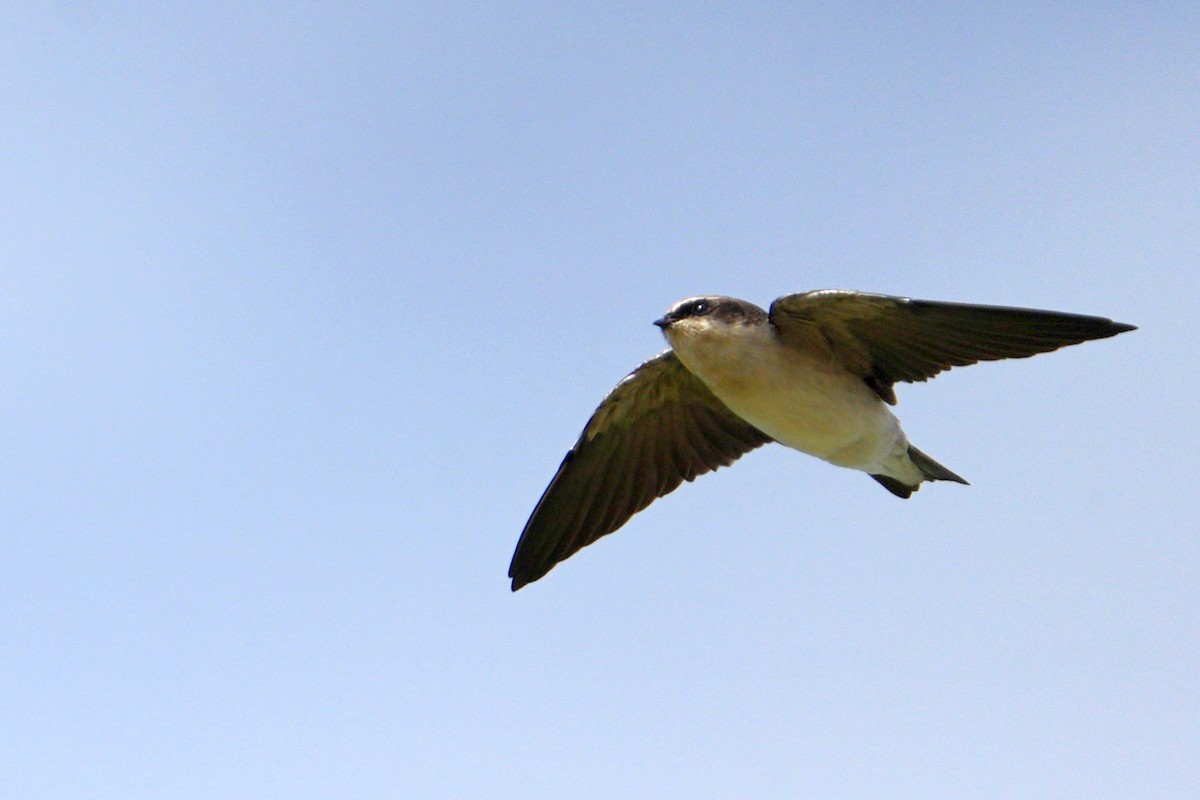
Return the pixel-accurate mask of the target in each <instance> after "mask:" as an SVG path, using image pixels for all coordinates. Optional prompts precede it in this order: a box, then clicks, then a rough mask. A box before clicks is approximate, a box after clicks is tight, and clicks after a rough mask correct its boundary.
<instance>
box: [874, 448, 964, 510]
mask: <svg viewBox="0 0 1200 800" xmlns="http://www.w3.org/2000/svg"><path fill="white" fill-rule="evenodd" d="M908 460H909V461H911V462H912V463H913V466H914V467H916V468H917V469H918V470H920V472H921V475H922V476H923V480H926V481H954V482H955V483H966V482H967V481H966V479H964V478H963V477H962V476H960V475H957V474H955V473H953V472H951V471H950V470H948V469H946V468H945V467H943V466H942V465H941V464H939V463H938V462H936V461H934V460H933V459H932V458H930V457H929V456H927V455H925V454H924V453H923V452H921V451H920V450H918V449H917V448H915V447H913V446H912V445H911V444H910V445H909V446H908ZM871 477H872V478H874V479H875V480H877V481H879V483H880V484H881V485H882V486H883V488H885V489H887V490H888V491H889V492H891V493H892V494H894V495H896V496H897V497H904V498H908V497H912V493H913V492H915V491H916V490H917V489H918V488H920V486H921V482H918V483H916V484H915V485H912V486H910V485H909V484H907V483H904V482H903V481H899V480H896V479H895V478H893V477H891V476H890V475H872V476H871Z"/></svg>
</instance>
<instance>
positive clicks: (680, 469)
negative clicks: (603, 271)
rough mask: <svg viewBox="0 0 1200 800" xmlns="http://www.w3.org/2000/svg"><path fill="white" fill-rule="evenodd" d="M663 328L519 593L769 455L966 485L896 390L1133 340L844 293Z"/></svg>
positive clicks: (697, 304) (563, 470)
mask: <svg viewBox="0 0 1200 800" xmlns="http://www.w3.org/2000/svg"><path fill="white" fill-rule="evenodd" d="M654 324H655V325H657V326H658V327H659V328H660V329H661V330H662V333H663V335H664V336H665V337H666V340H667V343H668V345H669V346H670V347H669V349H667V350H664V351H663V352H661V353H659V354H658V355H656V356H654V357H653V358H651V359H649V360H648V361H645V362H644V363H642V364H641V365H640V366H639V367H637V369H635V370H634V371H633V372H631V373H629V375H627V376H626V377H625V378H624V379H623V380H621V382H620V383H618V384H617V385H616V387H615V388H613V390H612V391H611V392H609V394H608V396H606V397H605V398H604V400H603V401H602V402H601V403H600V405H599V406H598V407H597V408H596V411H595V412H594V413H593V414H592V416H591V418H590V419H589V420H588V422H587V425H585V426H584V429H583V432H582V433H581V434H580V436H579V439H578V441H576V443H575V446H574V447H572V448H571V450H570V451H569V452H568V453H567V454H566V456H565V457H564V458H563V460H562V463H561V464H560V465H559V468H558V471H557V472H556V473H555V475H554V478H553V479H552V480H551V481H550V484H549V485H548V486H547V487H546V490H545V491H544V492H543V493H542V497H541V499H540V500H539V501H538V503H537V505H536V506H535V507H534V509H533V513H532V514H530V516H529V520H528V522H526V523H525V528H524V530H522V532H521V536H520V539H519V540H518V541H517V547H516V550H515V552H514V553H513V557H512V562H511V564H510V565H509V569H508V576H509V578H511V579H512V591H514V592H515V591H517V590H518V589H520V588H521V587H522V586H525V585H526V584H528V583H531V582H533V581H536V580H538V579H539V578H541V577H543V576H544V575H545V574H546V573H547V572H549V571H550V570H551V569H552V568H553V567H554V566H555V565H556V564H558V563H560V562H561V561H563V560H565V559H567V558H569V557H570V556H572V555H574V554H575V553H576V552H578V551H579V550H580V549H581V548H583V547H585V546H587V545H589V544H591V543H593V542H595V541H596V540H597V539H599V538H600V537H602V536H606V535H608V534H610V533H612V532H614V531H616V530H618V529H619V528H621V527H622V526H623V525H624V524H625V523H626V522H628V521H629V519H630V517H632V516H633V515H634V514H636V513H637V512H639V511H641V510H642V509H644V508H646V507H647V506H648V505H650V503H652V502H653V501H654V500H656V499H657V498H659V497H662V496H664V495H666V494H668V493H670V492H672V491H674V490H675V489H676V488H678V487H679V486H680V485H681V484H682V483H683V482H684V481H692V480H694V479H695V478H696V477H697V476H699V475H703V474H705V473H707V472H710V471H712V470H715V469H717V468H718V467H726V466H729V465H731V464H732V463H733V462H734V461H736V460H737V459H738V458H740V457H741V456H743V455H745V454H746V453H748V452H750V451H751V450H754V449H755V448H758V447H761V446H762V445H765V444H768V443H770V442H777V443H779V444H781V445H784V446H785V447H790V448H792V449H794V450H799V451H800V452H802V453H806V454H808V455H811V456H815V457H817V458H819V459H822V460H824V461H827V462H829V463H831V464H835V465H837V466H840V467H847V468H849V469H854V470H860V471H862V472H865V473H867V474H868V475H870V476H871V477H872V478H874V479H875V480H876V481H877V482H879V483H880V484H881V485H882V486H883V487H884V488H885V489H887V490H888V491H889V492H891V493H892V494H894V495H896V496H897V497H900V498H908V497H910V496H911V495H912V493H913V492H915V491H917V489H918V488H919V487H920V486H921V484H922V483H925V482H927V481H952V482H954V483H962V484H965V483H967V481H966V480H965V479H963V478H962V477H960V476H959V475H957V474H956V473H954V472H952V471H951V470H950V469H948V468H946V467H944V466H942V465H941V464H939V463H938V462H937V461H935V460H934V459H932V458H930V457H929V456H928V455H926V454H925V453H924V452H922V451H921V450H918V449H917V448H916V447H914V446H913V445H912V444H910V443H909V441H908V438H907V437H906V436H905V434H904V431H903V430H902V429H901V427H900V422H899V420H898V419H897V418H896V416H895V415H894V414H893V413H892V411H891V407H892V406H894V405H896V393H895V388H894V387H895V384H897V383H911V382H917V381H925V380H928V379H930V378H932V377H934V376H935V375H937V374H938V373H940V372H942V371H944V370H948V369H950V368H951V367H961V366H966V365H969V364H974V363H977V362H979V361H997V360H1000V359H1006V358H1026V357H1028V356H1032V355H1036V354H1038V353H1046V352H1049V351H1052V350H1057V349H1058V348H1060V347H1065V346H1067V345H1073V344H1079V343H1081V342H1085V341H1089V340H1092V339H1104V338H1107V337H1110V336H1115V335H1117V334H1119V333H1123V332H1125V331H1132V330H1136V326H1133V325H1127V324H1124V323H1120V322H1114V321H1112V320H1111V319H1106V318H1104V317H1095V316H1085V315H1081V314H1068V313H1063V312H1057V311H1041V310H1037V309H1029V308H1012V307H1006V306H995V305H974V304H967V303H951V302H937V301H929V300H914V299H911V298H908V297H898V296H891V295H883V294H870V293H866V292H858V291H852V290H847V289H823V290H818V291H810V292H802V293H797V294H788V295H784V296H782V297H779V298H777V299H776V300H775V301H774V302H773V303H771V307H770V309H769V310H767V311H764V310H763V309H762V308H759V307H758V306H756V305H754V304H753V303H750V302H747V301H745V300H739V299H737V298H734V297H725V296H721V295H711V296H698V297H689V298H687V299H685V300H680V301H679V302H677V303H675V304H674V305H673V306H671V308H670V310H668V311H667V313H666V315H665V316H663V317H661V318H660V319H657V320H655V321H654Z"/></svg>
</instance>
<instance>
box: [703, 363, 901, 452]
mask: <svg viewBox="0 0 1200 800" xmlns="http://www.w3.org/2000/svg"><path fill="white" fill-rule="evenodd" d="M776 352H779V351H776ZM780 360H781V361H785V363H777V364H776V363H762V362H757V363H756V362H755V361H754V360H742V361H735V362H732V363H733V364H735V365H736V366H735V367H734V368H733V369H729V368H725V369H719V370H705V371H704V372H705V373H708V374H701V375H700V377H701V379H702V380H704V382H705V383H706V384H708V386H709V388H710V389H711V390H712V391H713V393H714V394H715V395H716V396H717V397H718V398H719V399H720V400H721V402H723V403H725V405H727V406H728V407H729V409H730V410H731V411H733V412H734V413H735V414H737V415H738V416H740V417H741V418H742V419H744V420H746V421H747V422H749V423H750V424H751V425H753V426H754V427H756V428H758V429H759V430H761V431H762V432H763V433H765V434H767V435H768V436H770V437H771V438H773V439H774V440H775V441H777V442H779V443H780V444H784V445H787V446H788V447H791V448H794V449H796V450H800V451H802V452H805V453H808V454H810V455H814V456H817V457H818V458H821V459H824V460H826V461H829V462H831V463H834V464H838V465H839V466H844V467H851V468H854V469H863V470H867V471H872V470H874V469H876V468H878V467H879V465H880V464H881V463H882V462H883V460H884V459H885V458H887V457H888V456H889V455H890V454H891V453H892V451H893V450H895V449H896V446H897V444H898V443H899V442H901V441H902V440H903V437H904V434H903V433H902V432H901V431H900V424H899V421H898V420H897V419H896V417H895V416H893V415H892V413H891V411H889V410H888V408H887V406H886V405H885V404H884V403H883V401H882V400H880V399H879V396H878V395H876V394H875V393H874V392H873V391H872V390H871V389H870V387H868V386H867V385H866V384H865V383H864V382H863V381H862V380H861V379H859V378H858V377H856V376H854V375H852V374H850V373H849V372H847V371H845V370H843V369H840V368H837V367H836V365H828V364H826V363H823V362H820V361H818V360H816V359H811V360H810V359H805V358H802V357H795V358H789V359H786V360H784V359H780ZM727 363H728V362H727Z"/></svg>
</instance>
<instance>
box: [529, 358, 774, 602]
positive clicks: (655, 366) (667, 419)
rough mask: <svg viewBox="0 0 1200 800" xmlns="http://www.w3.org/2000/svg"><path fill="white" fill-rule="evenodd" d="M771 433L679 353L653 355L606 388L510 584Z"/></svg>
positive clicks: (541, 504)
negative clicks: (720, 395)
mask: <svg viewBox="0 0 1200 800" xmlns="http://www.w3.org/2000/svg"><path fill="white" fill-rule="evenodd" d="M769 441H771V438H770V437H769V436H767V435H766V434H764V433H762V432H761V431H759V430H758V429H757V428H755V427H753V426H751V425H750V424H749V423H747V422H745V421H744V420H742V419H741V418H740V417H738V416H736V415H735V414H734V413H733V412H732V411H730V410H729V409H728V408H726V407H725V405H724V404H723V403H721V401H720V400H718V399H717V398H716V397H714V396H713V394H712V392H710V391H709V390H708V388H707V387H706V386H705V385H704V384H703V383H701V382H700V380H699V379H698V378H696V376H694V375H693V374H692V373H691V372H689V371H688V370H687V368H686V367H684V366H683V364H681V363H679V359H677V358H676V357H675V354H674V353H672V352H670V351H667V352H665V353H661V354H659V355H658V356H655V357H654V358H652V359H650V360H649V361H647V362H646V363H644V364H642V365H641V366H640V367H638V368H637V369H635V370H634V371H633V372H631V373H630V374H629V375H628V376H626V377H625V379H624V380H622V381H621V382H620V383H619V384H617V386H616V388H615V389H613V390H612V391H611V392H609V395H608V397H606V398H604V402H602V403H601V404H600V406H599V407H598V408H597V409H596V412H595V413H594V414H592V418H591V419H590V420H588V424H587V426H586V427H585V428H584V429H583V434H582V435H581V436H580V437H579V441H578V442H576V443H575V446H574V447H573V448H571V451H570V452H569V453H567V455H566V458H564V459H563V461H562V465H561V466H559V468H558V473H557V474H556V475H555V476H554V480H552V481H551V482H550V485H549V486H547V487H546V491H545V492H543V493H542V499H541V500H539V501H538V504H537V507H536V508H534V509H533V514H531V515H530V517H529V521H528V522H526V523H525V530H524V531H522V532H521V538H520V540H519V541H518V542H517V550H516V552H515V553H513V559H512V564H511V565H509V568H508V576H509V577H510V578H512V588H513V591H514V592H515V591H516V590H517V589H520V588H521V587H522V586H524V585H525V584H527V583H530V582H532V581H536V580H537V579H538V578H540V577H542V576H543V575H545V574H546V573H547V572H549V571H550V568H551V567H553V566H554V565H555V564H557V563H558V562H560V561H562V560H563V559H566V558H568V557H570V556H571V555H572V554H573V553H575V551H577V550H579V548H581V547H584V546H586V545H589V544H591V543H592V542H594V541H596V540H597V539H599V538H600V537H601V536H604V535H605V534H608V533H612V532H613V531H615V530H617V528H620V527H621V526H622V525H624V524H625V522H626V520H628V519H629V518H630V517H631V516H633V515H634V514H636V513H637V512H638V511H641V510H642V509H643V508H645V507H646V506H648V505H650V503H651V502H653V501H654V499H655V498H658V497H662V496H663V495H665V494H667V493H668V492H670V491H672V490H674V489H675V487H677V486H679V484H680V483H681V482H683V481H684V480H689V481H690V480H692V479H693V478H695V477H696V476H697V475H703V474H704V473H705V472H708V471H710V470H714V469H716V468H717V467H724V466H729V465H730V464H732V463H733V462H734V460H735V459H737V458H738V457H739V456H741V455H743V454H744V453H748V452H749V451H751V450H753V449H754V448H756V447H758V446H760V445H763V444H766V443H767V442H769Z"/></svg>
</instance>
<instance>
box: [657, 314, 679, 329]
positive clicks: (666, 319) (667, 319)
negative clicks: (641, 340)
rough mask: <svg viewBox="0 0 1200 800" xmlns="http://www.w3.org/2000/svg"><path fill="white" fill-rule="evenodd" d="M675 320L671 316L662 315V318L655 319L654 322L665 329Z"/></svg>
mask: <svg viewBox="0 0 1200 800" xmlns="http://www.w3.org/2000/svg"><path fill="white" fill-rule="evenodd" d="M674 321H675V320H673V319H671V318H670V317H662V318H661V319H656V320H654V324H655V325H657V326H658V327H660V328H662V329H663V330H664V331H665V330H666V329H667V328H669V327H671V323H672V322H674Z"/></svg>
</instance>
